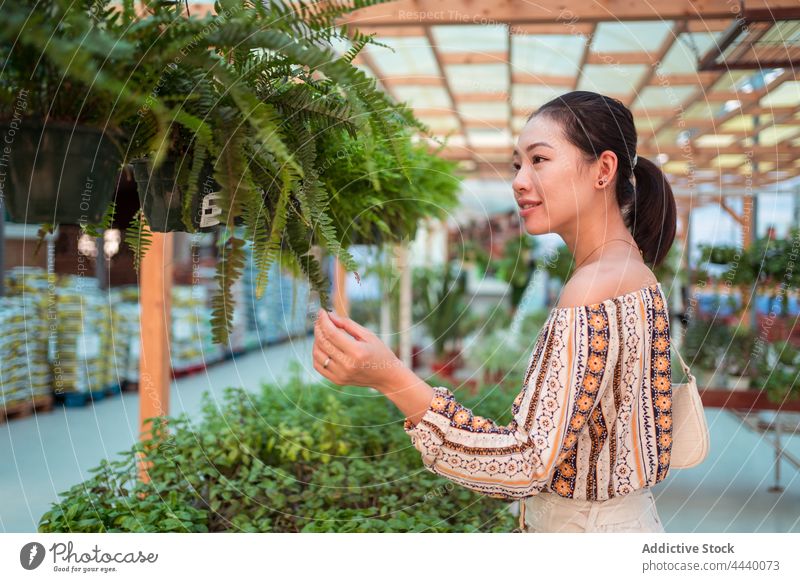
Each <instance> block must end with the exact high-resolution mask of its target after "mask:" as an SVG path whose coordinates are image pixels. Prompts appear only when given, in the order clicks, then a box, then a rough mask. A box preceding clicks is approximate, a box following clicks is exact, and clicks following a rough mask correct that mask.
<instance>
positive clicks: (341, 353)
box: [312, 309, 404, 392]
mask: <svg viewBox="0 0 800 582" xmlns="http://www.w3.org/2000/svg"><path fill="white" fill-rule="evenodd" d="M312 355H313V359H314V369H315V370H316V371H317V372H319V373H320V374H322V375H323V376H324V377H325V378H327V379H328V380H330V381H331V382H333V383H334V384H338V385H339V386H344V385H350V386H366V387H370V388H375V389H377V390H379V391H381V392H383V391H384V387H386V386H388V385H389V384H388V383H389V382H390V381H391V378H392V376H393V374H396V373H397V372H398V368H402V367H404V366H403V363H402V361H401V360H400V359H399V358H398V357H397V356H396V355H395V354H394V352H393V351H392V350H390V349H389V347H388V346H387V345H386V344H384V343H383V341H381V339H380V338H379V337H378V336H376V335H375V334H374V333H372V332H371V331H370V330H368V329H367V328H365V327H364V326H362V325H359V324H358V323H356V322H355V321H353V320H352V319H350V318H348V317H340V316H338V315H335V314H333V313H329V312H328V311H326V310H325V309H320V310H319V313H318V314H317V321H316V323H315V324H314V348H313V352H312ZM328 358H330V361H329V362H328V365H327V367H324V364H325V361H326V360H327V359H328Z"/></svg>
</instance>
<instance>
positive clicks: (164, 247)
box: [139, 232, 174, 483]
mask: <svg viewBox="0 0 800 582" xmlns="http://www.w3.org/2000/svg"><path fill="white" fill-rule="evenodd" d="M151 234H152V244H151V245H150V248H149V249H148V250H147V253H146V254H145V256H144V258H143V259H142V264H141V272H140V277H139V282H140V286H139V303H140V305H141V323H140V330H141V331H140V333H141V335H140V341H141V350H140V355H139V427H140V438H141V439H142V440H145V439H146V438H147V437H148V436H150V433H151V429H152V426H151V424H150V423H149V422H148V423H146V422H145V419H147V418H153V417H157V416H166V415H168V414H169V390H170V384H171V380H172V371H171V369H170V359H169V334H170V323H171V321H172V317H171V315H172V314H171V309H172V266H173V260H172V257H173V244H174V243H173V235H172V234H171V233H161V232H153V233H151ZM149 467H150V463H149V462H142V463H141V464H140V467H139V478H140V479H141V480H142V481H143V482H145V483H147V482H149V481H150V477H149V474H148V472H147V470H148V469H149Z"/></svg>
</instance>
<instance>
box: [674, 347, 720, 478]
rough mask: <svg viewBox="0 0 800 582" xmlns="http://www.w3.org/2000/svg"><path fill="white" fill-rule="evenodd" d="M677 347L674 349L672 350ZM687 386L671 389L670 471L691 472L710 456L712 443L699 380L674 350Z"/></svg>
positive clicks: (679, 385) (676, 350)
mask: <svg viewBox="0 0 800 582" xmlns="http://www.w3.org/2000/svg"><path fill="white" fill-rule="evenodd" d="M673 347H674V346H673ZM675 353H676V354H678V359H679V360H680V362H681V367H682V368H683V371H684V373H685V374H686V378H688V382H687V383H686V384H673V385H672V454H671V456H670V467H672V468H675V469H688V468H690V467H694V466H696V465H699V464H700V463H702V462H703V460H705V458H706V456H707V455H708V449H709V445H710V439H709V436H708V424H707V423H706V415H705V412H704V411H703V402H702V400H700V392H699V391H698V390H697V380H696V379H695V377H694V376H693V375H692V373H691V371H690V370H689V366H687V365H686V362H684V361H683V358H682V357H681V354H680V352H679V351H678V348H675Z"/></svg>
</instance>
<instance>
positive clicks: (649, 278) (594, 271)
mask: <svg viewBox="0 0 800 582" xmlns="http://www.w3.org/2000/svg"><path fill="white" fill-rule="evenodd" d="M656 283H658V279H656V276H655V275H654V274H653V272H652V271H651V270H650V269H649V268H648V267H647V265H645V264H644V263H643V262H641V261H635V262H634V261H629V262H627V263H624V262H623V263H621V262H620V261H613V260H609V261H598V262H597V263H594V264H592V265H587V266H586V267H585V268H584V269H581V270H580V271H576V272H575V274H574V275H573V276H572V277H571V278H570V280H569V281H568V282H567V284H566V285H565V286H564V289H563V290H562V291H561V296H560V297H559V300H558V305H557V307H578V306H583V305H592V304H594V303H600V302H602V301H604V300H606V299H611V298H612V297H618V296H620V295H625V294H627V293H630V292H632V291H638V290H639V289H642V288H644V287H647V286H650V285H655V284H656Z"/></svg>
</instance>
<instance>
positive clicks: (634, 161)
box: [633, 154, 639, 168]
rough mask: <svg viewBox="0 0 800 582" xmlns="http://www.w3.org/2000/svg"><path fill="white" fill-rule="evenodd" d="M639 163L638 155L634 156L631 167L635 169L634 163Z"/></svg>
mask: <svg viewBox="0 0 800 582" xmlns="http://www.w3.org/2000/svg"><path fill="white" fill-rule="evenodd" d="M638 161H639V154H634V156H633V167H634V168H635V167H636V162H638Z"/></svg>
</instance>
